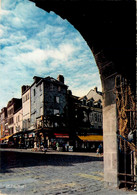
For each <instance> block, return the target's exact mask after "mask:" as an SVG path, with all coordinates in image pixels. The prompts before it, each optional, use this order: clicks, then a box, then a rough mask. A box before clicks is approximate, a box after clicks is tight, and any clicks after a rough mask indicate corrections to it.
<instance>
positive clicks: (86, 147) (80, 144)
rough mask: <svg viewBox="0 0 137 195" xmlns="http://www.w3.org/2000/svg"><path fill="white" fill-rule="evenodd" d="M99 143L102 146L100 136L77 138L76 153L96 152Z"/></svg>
mask: <svg viewBox="0 0 137 195" xmlns="http://www.w3.org/2000/svg"><path fill="white" fill-rule="evenodd" d="M101 143H102V144H103V136H102V135H86V136H84V135H83V136H78V139H77V140H76V141H75V148H76V150H77V151H92V152H96V150H97V148H98V146H99V145H100V144H101Z"/></svg>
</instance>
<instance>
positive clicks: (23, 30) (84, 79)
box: [0, 0, 101, 108]
mask: <svg viewBox="0 0 137 195" xmlns="http://www.w3.org/2000/svg"><path fill="white" fill-rule="evenodd" d="M58 74H63V75H64V77H65V84H67V85H68V86H69V89H70V90H72V93H73V95H77V96H83V95H85V94H87V93H88V91H89V90H90V89H91V88H94V87H95V86H97V87H98V89H99V90H101V82H100V76H99V72H98V68H97V66H96V63H95V60H94V57H93V55H92V53H91V51H90V49H89V47H88V45H87V44H86V42H85V40H84V39H83V38H82V36H81V35H80V33H79V32H78V31H77V30H76V29H75V28H74V27H73V25H71V24H70V23H69V22H68V21H67V20H63V19H62V18H61V17H60V16H58V15H56V14H55V13H54V12H50V13H48V12H45V11H44V10H42V9H40V8H38V7H36V6H35V4H34V3H32V2H29V1H28V0H14V1H13V0H2V2H1V10H0V75H1V76H0V108H2V107H4V106H7V103H8V101H9V100H10V99H11V98H12V97H17V98H20V97H21V86H22V85H30V84H32V83H33V76H41V77H46V76H52V77H54V78H57V76H58Z"/></svg>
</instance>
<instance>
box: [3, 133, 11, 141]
mask: <svg viewBox="0 0 137 195" xmlns="http://www.w3.org/2000/svg"><path fill="white" fill-rule="evenodd" d="M12 135H13V134H12ZM12 135H8V136H5V137H3V138H1V139H0V140H1V141H2V140H6V139H9V137H11V136H12Z"/></svg>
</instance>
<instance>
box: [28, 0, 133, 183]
mask: <svg viewBox="0 0 137 195" xmlns="http://www.w3.org/2000/svg"><path fill="white" fill-rule="evenodd" d="M30 1H32V2H35V4H36V6H38V7H39V8H42V9H44V10H45V11H47V12H50V11H54V12H55V13H56V14H58V15H60V16H61V17H62V18H63V19H67V20H68V21H69V22H70V23H71V24H72V25H73V26H74V27H75V28H76V29H77V30H78V31H79V32H80V33H81V35H82V36H83V38H84V39H85V41H86V42H87V44H88V45H89V47H90V48H91V50H92V52H93V55H94V57H95V60H96V64H97V66H98V69H99V72H100V77H101V83H102V92H103V131H104V151H105V153H104V162H105V163H104V168H105V169H104V170H105V174H104V175H105V176H104V178H105V181H107V182H111V183H113V184H114V185H115V186H117V185H118V180H117V173H118V157H117V156H118V155H117V136H116V132H117V113H116V97H115V94H114V89H115V78H116V76H117V75H118V74H121V75H122V76H123V77H124V78H126V79H127V80H128V82H129V84H130V85H131V89H132V93H133V94H134V95H135V89H136V88H135V87H136V66H135V63H136V61H135V59H136V58H135V57H136V56H135V55H136V53H135V52H136V45H135V43H136V32H135V30H136V26H135V25H136V2H135V1H134V0H126V1H122V0H119V1H113V0H112V1H110V0H109V1H108V0H105V1H101V0H30Z"/></svg>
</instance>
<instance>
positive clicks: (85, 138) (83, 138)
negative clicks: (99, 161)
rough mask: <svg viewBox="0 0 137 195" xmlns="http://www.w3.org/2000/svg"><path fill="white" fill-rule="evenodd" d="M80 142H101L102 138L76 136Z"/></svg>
mask: <svg viewBox="0 0 137 195" xmlns="http://www.w3.org/2000/svg"><path fill="white" fill-rule="evenodd" d="M78 137H79V138H80V139H81V140H82V141H88V142H92V141H94V142H102V141H103V136H102V135H86V136H78Z"/></svg>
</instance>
